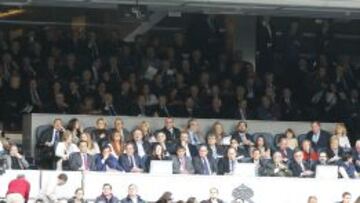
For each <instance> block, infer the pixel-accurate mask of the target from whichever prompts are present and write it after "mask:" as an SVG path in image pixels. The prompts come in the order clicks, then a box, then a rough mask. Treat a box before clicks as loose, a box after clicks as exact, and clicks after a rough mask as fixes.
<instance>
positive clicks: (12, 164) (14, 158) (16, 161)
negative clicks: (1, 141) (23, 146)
mask: <svg viewBox="0 0 360 203" xmlns="http://www.w3.org/2000/svg"><path fill="white" fill-rule="evenodd" d="M5 158H6V167H5V169H16V170H23V169H27V168H29V163H28V162H27V161H26V159H25V157H24V156H23V155H21V154H20V153H19V149H18V147H17V146H16V145H11V146H10V151H9V155H6V156H5Z"/></svg>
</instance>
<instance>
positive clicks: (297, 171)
mask: <svg viewBox="0 0 360 203" xmlns="http://www.w3.org/2000/svg"><path fill="white" fill-rule="evenodd" d="M303 157H304V155H303V153H302V151H301V150H297V151H295V153H294V161H292V162H291V163H290V167H289V168H290V170H291V171H292V175H293V176H294V177H313V176H314V172H313V171H312V170H311V166H310V164H309V162H307V161H304V160H303Z"/></svg>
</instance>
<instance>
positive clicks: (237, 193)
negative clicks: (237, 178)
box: [232, 184, 254, 203]
mask: <svg viewBox="0 0 360 203" xmlns="http://www.w3.org/2000/svg"><path fill="white" fill-rule="evenodd" d="M232 196H233V198H234V199H233V201H232V203H254V201H252V200H251V198H252V197H254V191H253V190H252V189H251V188H249V187H248V186H246V185H245V184H241V185H240V186H239V187H237V188H235V189H234V190H233V191H232Z"/></svg>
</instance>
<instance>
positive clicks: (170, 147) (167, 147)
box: [152, 131, 176, 156]
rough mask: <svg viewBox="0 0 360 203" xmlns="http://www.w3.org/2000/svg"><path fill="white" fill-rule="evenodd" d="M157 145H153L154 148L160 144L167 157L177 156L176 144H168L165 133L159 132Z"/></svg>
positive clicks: (156, 136)
mask: <svg viewBox="0 0 360 203" xmlns="http://www.w3.org/2000/svg"><path fill="white" fill-rule="evenodd" d="M155 138H156V143H153V145H152V147H153V146H154V145H156V144H160V145H161V146H162V148H163V150H164V153H165V156H171V155H174V154H175V150H176V143H173V142H168V141H167V137H166V135H165V133H164V132H163V131H158V132H157V133H156V135H155Z"/></svg>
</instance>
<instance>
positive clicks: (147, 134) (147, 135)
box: [139, 121, 156, 143]
mask: <svg viewBox="0 0 360 203" xmlns="http://www.w3.org/2000/svg"><path fill="white" fill-rule="evenodd" d="M139 129H140V130H141V131H142V132H143V135H144V140H146V141H148V142H150V143H154V142H156V138H155V135H154V133H153V132H152V131H151V128H150V123H149V122H147V121H141V123H140V124H139Z"/></svg>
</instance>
